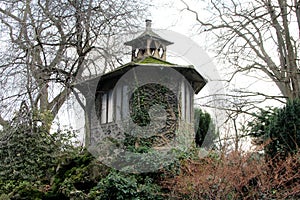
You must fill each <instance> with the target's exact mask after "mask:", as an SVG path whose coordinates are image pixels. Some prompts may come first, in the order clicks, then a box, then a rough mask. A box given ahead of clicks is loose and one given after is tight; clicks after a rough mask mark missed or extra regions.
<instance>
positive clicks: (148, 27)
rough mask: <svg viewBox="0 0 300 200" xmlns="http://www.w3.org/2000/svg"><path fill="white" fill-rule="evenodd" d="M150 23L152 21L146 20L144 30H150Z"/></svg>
mask: <svg viewBox="0 0 300 200" xmlns="http://www.w3.org/2000/svg"><path fill="white" fill-rule="evenodd" d="M151 23H152V20H150V19H146V30H149V29H151Z"/></svg>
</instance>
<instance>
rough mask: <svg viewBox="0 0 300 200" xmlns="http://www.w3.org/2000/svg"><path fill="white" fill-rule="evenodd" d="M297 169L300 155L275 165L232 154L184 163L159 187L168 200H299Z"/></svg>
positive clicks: (299, 186) (251, 157) (236, 153)
mask: <svg viewBox="0 0 300 200" xmlns="http://www.w3.org/2000/svg"><path fill="white" fill-rule="evenodd" d="M212 153H213V154H215V153H214V152H212ZM299 167H300V160H299V153H298V154H297V155H294V156H289V157H288V159H287V161H285V162H284V161H282V162H281V163H277V164H276V163H273V162H271V161H269V162H265V161H264V160H263V159H262V158H259V157H256V156H255V154H242V153H241V152H232V153H230V154H227V155H225V154H221V156H219V157H215V155H212V156H207V157H205V158H202V159H198V160H187V162H184V163H183V165H182V166H181V173H180V174H179V175H178V176H175V177H172V178H167V179H165V180H164V181H163V182H162V187H163V189H168V190H169V191H168V193H167V194H166V195H167V196H169V199H270V200H271V199H298V198H299V197H300V190H299V188H300V181H299V180H300V179H299V178H300V175H299V173H298V168H299Z"/></svg>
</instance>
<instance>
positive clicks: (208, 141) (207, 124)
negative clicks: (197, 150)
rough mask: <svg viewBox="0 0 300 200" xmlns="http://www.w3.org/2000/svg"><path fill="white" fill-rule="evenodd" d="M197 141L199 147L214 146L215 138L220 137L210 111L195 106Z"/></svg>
mask: <svg viewBox="0 0 300 200" xmlns="http://www.w3.org/2000/svg"><path fill="white" fill-rule="evenodd" d="M194 118H195V119H194V120H195V133H196V136H195V143H196V146H197V147H207V148H209V147H212V146H213V145H214V140H215V139H216V138H217V137H218V132H217V131H216V127H215V124H214V123H213V121H212V118H211V116H210V114H209V113H207V112H204V111H202V110H201V109H200V108H195V111H194Z"/></svg>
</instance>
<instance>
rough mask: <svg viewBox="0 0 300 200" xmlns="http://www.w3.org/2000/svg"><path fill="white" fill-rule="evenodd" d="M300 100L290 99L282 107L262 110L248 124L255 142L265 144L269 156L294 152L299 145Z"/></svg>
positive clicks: (283, 155)
mask: <svg viewBox="0 0 300 200" xmlns="http://www.w3.org/2000/svg"><path fill="white" fill-rule="evenodd" d="M299 113H300V100H299V99H295V100H290V101H288V102H287V104H286V105H285V106H284V107H283V108H279V109H278V108H277V109H270V110H262V111H261V113H259V114H258V115H257V118H256V119H254V120H253V121H252V122H251V123H250V124H249V125H250V127H251V132H250V133H251V135H252V136H253V137H254V138H256V140H255V141H256V143H257V144H259V143H261V142H262V143H264V144H265V152H266V153H267V155H269V156H270V157H271V158H274V157H275V156H280V157H281V156H282V157H286V156H287V155H288V154H290V153H295V152H296V151H297V150H298V148H299V145H300V117H299Z"/></svg>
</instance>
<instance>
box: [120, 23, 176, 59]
mask: <svg viewBox="0 0 300 200" xmlns="http://www.w3.org/2000/svg"><path fill="white" fill-rule="evenodd" d="M170 44H173V43H172V42H169V41H167V40H165V39H163V38H161V37H160V36H159V35H158V34H156V33H154V32H153V31H152V28H151V20H149V19H147V20H146V30H145V31H144V32H143V33H142V34H141V35H140V36H139V37H137V38H135V39H133V40H131V41H128V42H126V43H125V45H128V46H131V47H132V54H131V60H132V61H136V60H140V59H143V58H145V57H147V56H153V57H155V58H158V59H161V60H164V61H165V60H166V55H167V54H166V50H167V48H166V47H167V46H168V45H170Z"/></svg>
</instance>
